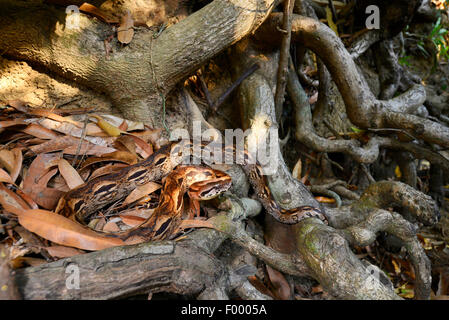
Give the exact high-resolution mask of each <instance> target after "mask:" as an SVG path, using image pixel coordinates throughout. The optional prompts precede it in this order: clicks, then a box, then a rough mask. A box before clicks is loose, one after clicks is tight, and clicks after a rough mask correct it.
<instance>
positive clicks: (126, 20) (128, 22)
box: [117, 11, 134, 44]
mask: <svg viewBox="0 0 449 320" xmlns="http://www.w3.org/2000/svg"><path fill="white" fill-rule="evenodd" d="M133 27H134V20H133V18H132V17H131V12H130V11H127V12H126V14H124V15H123V16H122V17H121V18H120V26H119V27H118V28H117V40H118V41H119V42H120V43H123V44H128V43H130V42H131V40H132V39H133V36H134V29H133Z"/></svg>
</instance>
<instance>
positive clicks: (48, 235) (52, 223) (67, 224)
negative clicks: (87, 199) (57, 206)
mask: <svg viewBox="0 0 449 320" xmlns="http://www.w3.org/2000/svg"><path fill="white" fill-rule="evenodd" d="M19 223H20V224H21V225H22V226H23V227H24V228H26V229H28V230H29V231H31V232H34V233H36V234H37V235H39V236H41V237H42V238H44V239H47V240H50V241H53V242H55V243H58V244H61V245H64V246H69V247H75V248H78V249H83V250H102V249H106V248H110V247H115V246H120V245H123V244H124V242H123V241H122V240H120V239H118V238H112V237H106V236H102V235H100V234H98V233H96V232H95V231H93V230H90V229H88V228H87V227H84V226H82V225H81V224H79V223H77V222H75V221H72V220H70V219H67V218H65V217H63V216H61V215H58V214H56V213H54V212H51V211H47V210H39V209H37V210H27V211H24V212H23V213H22V214H21V215H20V217H19Z"/></svg>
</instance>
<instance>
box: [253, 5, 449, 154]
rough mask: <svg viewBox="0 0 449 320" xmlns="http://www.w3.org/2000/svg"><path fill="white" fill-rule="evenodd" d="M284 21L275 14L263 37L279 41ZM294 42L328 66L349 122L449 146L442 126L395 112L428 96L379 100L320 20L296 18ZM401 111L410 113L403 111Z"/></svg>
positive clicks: (447, 130) (418, 92)
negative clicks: (402, 131)
mask: <svg viewBox="0 0 449 320" xmlns="http://www.w3.org/2000/svg"><path fill="white" fill-rule="evenodd" d="M281 20H282V14H281V13H273V14H271V15H270V18H269V19H267V21H266V23H264V25H263V26H262V27H261V28H260V31H259V32H258V36H259V37H263V38H264V39H266V40H267V41H270V40H271V41H276V39H275V38H273V37H276V31H274V30H276V27H277V26H279V25H280V23H281ZM270 36H271V38H270ZM292 40H294V41H301V42H302V43H303V44H304V45H306V46H307V47H308V48H309V49H311V50H312V51H314V52H315V53H316V54H317V55H318V56H319V57H320V58H321V59H322V60H323V62H324V63H325V64H326V67H327V68H328V70H329V72H330V73H331V75H332V78H333V80H334V81H335V83H336V85H337V86H338V89H339V91H340V93H341V95H342V97H343V100H344V101H345V104H346V111H347V114H348V117H349V119H350V120H351V122H352V123H354V124H355V125H357V126H359V127H361V128H385V127H393V128H400V129H406V130H411V131H412V133H413V135H414V136H415V137H417V138H421V139H423V140H425V141H427V142H431V143H436V144H440V145H441V146H444V147H448V146H449V128H447V127H445V126H442V125H440V124H439V123H436V122H433V121H430V120H427V119H423V118H420V117H417V116H414V115H410V114H403V113H399V112H394V111H392V110H397V109H398V102H399V103H404V104H409V105H412V108H414V107H415V106H416V105H421V104H422V103H423V102H424V100H425V95H424V94H423V93H424V92H423V91H422V90H421V89H418V88H419V87H418V86H414V87H413V88H412V89H411V90H412V91H413V92H407V93H405V94H403V95H402V96H400V97H398V99H393V100H387V101H380V100H377V99H376V98H375V97H374V95H373V93H372V92H371V91H370V89H369V88H368V85H367V84H366V81H365V80H364V79H363V77H362V76H361V75H360V73H359V72H358V70H357V67H356V65H355V63H354V61H353V59H352V57H351V55H350V54H349V52H348V51H347V50H346V48H345V47H344V45H343V43H342V42H341V40H340V39H339V38H338V37H337V36H336V35H335V33H334V32H333V31H332V30H331V29H330V28H328V27H327V26H325V25H324V24H322V23H320V22H319V21H317V20H314V19H310V18H306V17H302V16H297V15H294V18H293V23H292ZM400 110H408V109H403V108H400Z"/></svg>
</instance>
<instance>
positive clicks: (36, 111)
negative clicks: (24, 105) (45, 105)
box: [28, 108, 83, 128]
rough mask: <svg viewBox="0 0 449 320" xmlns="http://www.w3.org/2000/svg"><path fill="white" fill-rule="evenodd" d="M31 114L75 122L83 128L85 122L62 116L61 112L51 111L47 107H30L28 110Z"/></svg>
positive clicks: (74, 123) (75, 124)
mask: <svg viewBox="0 0 449 320" xmlns="http://www.w3.org/2000/svg"><path fill="white" fill-rule="evenodd" d="M28 113H29V114H32V115H35V116H39V117H45V118H48V119H51V120H55V121H59V122H68V123H70V124H73V125H74V126H76V127H78V128H82V127H83V124H82V123H81V122H79V121H75V120H72V119H71V118H69V117H62V116H60V115H59V114H56V113H54V112H52V111H49V110H47V109H32V108H30V109H29V111H28Z"/></svg>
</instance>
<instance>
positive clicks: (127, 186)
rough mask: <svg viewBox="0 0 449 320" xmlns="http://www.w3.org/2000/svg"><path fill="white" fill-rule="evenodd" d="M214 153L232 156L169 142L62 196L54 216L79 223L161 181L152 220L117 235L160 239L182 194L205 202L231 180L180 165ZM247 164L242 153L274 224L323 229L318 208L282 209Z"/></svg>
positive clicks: (212, 148)
mask: <svg viewBox="0 0 449 320" xmlns="http://www.w3.org/2000/svg"><path fill="white" fill-rule="evenodd" d="M217 150H218V152H223V153H224V154H225V155H224V157H228V156H229V155H231V156H233V157H234V156H235V154H236V152H235V150H234V148H233V149H232V150H229V148H224V149H223V148H221V147H217V146H216V145H214V144H213V143H208V144H204V143H199V144H198V143H196V144H194V142H193V141H192V140H181V141H176V142H171V143H170V144H168V145H166V146H164V147H162V148H160V149H159V150H158V151H156V152H155V153H153V154H152V155H151V156H149V157H148V158H147V159H145V160H144V161H142V162H140V163H137V164H135V165H131V166H128V167H126V168H124V169H122V170H120V171H118V172H114V173H111V174H108V175H105V176H100V177H97V178H94V179H92V180H90V181H88V182H87V183H85V184H84V185H81V186H79V187H77V188H75V189H73V190H71V191H69V192H67V193H66V194H65V195H64V197H63V198H61V200H60V202H59V204H58V208H57V211H58V212H60V213H63V214H64V215H67V216H68V215H72V214H74V215H75V216H76V218H77V219H78V220H80V221H84V220H85V219H86V218H87V217H88V216H89V215H91V214H92V213H94V212H95V211H97V210H98V209H101V208H103V207H104V206H106V205H107V204H109V203H112V202H114V201H116V200H119V199H121V198H123V197H125V196H126V195H128V194H129V193H130V192H131V191H132V190H133V189H135V188H136V187H138V186H140V185H143V184H146V183H148V182H149V181H157V180H160V179H163V178H165V182H164V187H163V190H162V194H161V199H160V201H159V205H158V207H157V208H156V210H155V212H154V213H153V215H152V216H151V217H150V218H149V219H147V220H146V221H145V222H143V224H141V225H140V226H138V227H136V228H133V229H130V230H127V231H123V232H119V233H117V234H116V236H118V237H120V238H122V239H127V238H129V237H131V236H134V235H138V236H141V237H144V238H146V239H152V240H155V239H164V238H166V237H167V236H168V235H170V231H172V230H174V229H175V228H176V226H177V225H179V223H178V222H179V220H180V218H181V215H182V206H183V196H184V194H185V193H186V192H188V195H189V197H190V198H191V199H197V200H205V199H211V198H213V197H215V196H217V195H219V194H220V193H222V192H224V191H226V190H227V189H229V187H230V186H231V182H232V181H231V178H230V177H229V176H228V175H227V174H226V173H223V172H221V171H218V170H214V169H212V168H209V167H206V166H192V165H182V164H183V163H186V162H189V161H191V158H192V155H193V154H194V152H196V153H197V154H198V152H201V153H199V154H205V153H204V152H208V154H210V155H212V157H211V158H213V154H214V152H215V153H216V152H217ZM224 157H223V158H222V159H224ZM248 160H249V154H248V153H247V152H245V153H244V163H243V164H242V168H243V169H244V171H245V173H246V175H247V176H248V178H249V181H250V183H251V185H252V187H253V189H254V191H255V193H256V194H257V197H258V199H259V201H260V202H261V203H262V205H263V206H264V208H265V210H266V211H267V212H268V213H269V214H271V215H272V216H273V217H274V218H275V219H276V220H277V221H279V222H282V223H285V224H295V223H298V222H299V221H301V220H303V219H305V218H309V217H316V218H318V219H320V220H322V221H323V222H324V223H326V224H327V219H326V217H325V216H324V215H323V213H322V212H321V211H320V210H319V209H318V208H314V207H311V206H301V207H297V208H294V209H290V210H285V209H283V208H281V207H280V206H279V205H278V204H277V203H276V202H275V201H274V199H273V197H272V195H271V192H270V189H269V188H268V186H267V183H266V180H265V176H264V175H263V174H262V169H261V167H260V166H259V165H258V164H257V163H254V162H250V161H248ZM175 222H177V223H175Z"/></svg>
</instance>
